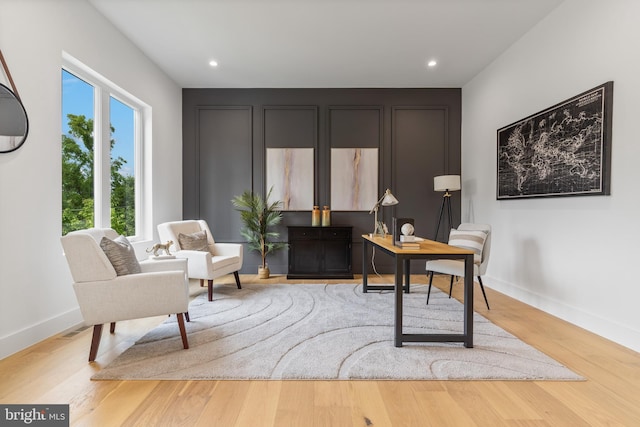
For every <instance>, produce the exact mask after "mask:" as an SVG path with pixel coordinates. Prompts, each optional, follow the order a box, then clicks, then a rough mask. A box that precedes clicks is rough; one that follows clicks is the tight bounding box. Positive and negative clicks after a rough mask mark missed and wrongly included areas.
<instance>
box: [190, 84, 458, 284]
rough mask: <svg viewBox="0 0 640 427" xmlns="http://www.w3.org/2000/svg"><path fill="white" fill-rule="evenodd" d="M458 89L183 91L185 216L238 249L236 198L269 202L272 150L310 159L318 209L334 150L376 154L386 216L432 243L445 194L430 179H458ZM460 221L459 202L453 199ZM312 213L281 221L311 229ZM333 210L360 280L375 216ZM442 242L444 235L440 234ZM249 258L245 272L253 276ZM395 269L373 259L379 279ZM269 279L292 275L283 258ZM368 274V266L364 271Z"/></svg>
mask: <svg viewBox="0 0 640 427" xmlns="http://www.w3.org/2000/svg"><path fill="white" fill-rule="evenodd" d="M460 99H461V91H460V89H184V90H183V144H184V146H183V171H184V172H183V174H184V175H183V186H184V201H183V213H184V217H185V218H202V219H205V220H207V221H208V222H209V225H210V226H211V229H212V232H213V233H214V237H215V239H216V240H218V241H227V242H242V237H241V236H240V233H239V229H240V226H241V224H240V221H239V214H238V213H237V212H236V211H235V210H234V209H233V206H232V205H231V199H232V198H233V196H234V195H236V194H240V193H242V192H243V191H245V190H253V191H257V192H260V193H261V194H263V195H264V194H265V192H266V190H267V188H266V181H265V179H266V170H267V165H266V164H265V162H266V153H267V149H269V148H312V149H313V150H314V165H313V168H314V171H313V176H314V185H313V193H314V195H313V200H314V204H316V205H320V206H322V205H329V206H331V149H336V148H357V149H363V148H365V149H377V150H378V169H377V174H378V177H377V181H378V184H377V193H378V196H379V195H381V194H382V193H383V192H384V190H385V189H386V188H390V189H391V191H392V192H393V193H394V194H395V195H396V196H397V198H398V199H399V200H400V204H399V205H397V206H394V207H388V208H387V207H385V208H382V209H381V211H380V217H381V219H383V220H384V221H385V222H386V223H387V224H388V225H389V226H390V225H391V218H392V216H402V217H412V218H414V219H415V223H416V230H417V234H419V235H422V236H425V237H429V238H432V237H433V233H434V232H435V228H436V221H437V215H438V212H439V209H440V203H441V201H442V194H441V193H436V192H434V191H433V177H434V176H436V175H442V174H459V173H460V169H461V167H460V133H461V132H460V122H461V118H460ZM452 202H453V207H454V222H455V223H458V222H459V218H460V215H459V211H460V193H459V192H458V193H456V194H454V197H453V200H452ZM311 208H312V206H308V208H307V210H299V211H287V212H284V222H283V225H282V227H280V230H279V231H280V233H281V240H282V241H287V228H286V226H287V225H309V224H310V223H311ZM368 209H369V208H367V210H363V211H333V212H332V223H333V224H335V225H351V226H353V227H354V229H353V236H354V237H353V243H354V244H353V248H354V256H353V260H354V269H353V271H354V273H356V274H358V273H361V272H362V265H361V252H360V251H361V250H362V245H361V238H360V235H361V234H364V233H369V232H371V231H373V215H370V214H369V212H368ZM441 235H442V236H441V238H443V237H444V234H443V233H441ZM258 263H259V260H258V257H257V256H256V254H255V253H249V252H246V254H245V267H244V268H243V272H245V273H255V271H256V268H257V265H258ZM390 265H391V264H390V262H389V260H387V259H385V257H384V256H382V255H380V256H378V257H376V268H377V269H378V271H381V272H384V271H390V268H391V267H390ZM269 266H270V268H271V270H272V272H274V273H276V274H284V273H286V272H287V252H286V251H281V252H279V253H277V254H274V255H273V256H270V258H269ZM368 268H369V269H371V268H370V266H369V267H368Z"/></svg>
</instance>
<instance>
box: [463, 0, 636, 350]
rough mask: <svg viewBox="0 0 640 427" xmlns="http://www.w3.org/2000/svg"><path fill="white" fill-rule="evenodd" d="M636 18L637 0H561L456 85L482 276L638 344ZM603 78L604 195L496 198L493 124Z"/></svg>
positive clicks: (468, 213) (466, 214)
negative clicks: (482, 248) (484, 265)
mask: <svg viewBox="0 0 640 427" xmlns="http://www.w3.org/2000/svg"><path fill="white" fill-rule="evenodd" d="M639 20H640V2H638V1H636V0H609V1H606V2H605V1H601V0H567V1H566V2H564V3H562V4H561V5H560V6H559V7H558V8H557V9H555V10H554V11H553V12H552V13H551V14H550V15H549V16H547V17H546V18H545V19H544V20H543V21H541V22H540V23H539V24H538V25H537V26H536V27H534V28H533V29H532V30H531V31H530V32H529V33H527V34H526V35H525V36H524V37H522V39H520V40H519V41H518V42H516V43H515V44H514V45H513V46H512V47H511V48H510V49H508V50H507V51H506V52H505V53H504V54H503V55H502V56H501V57H499V58H498V59H497V60H496V61H494V62H493V63H492V64H491V65H490V66H489V67H487V68H486V69H485V70H483V71H482V72H481V73H480V74H479V75H477V76H476V77H475V78H474V79H473V80H472V81H471V82H470V83H468V84H467V85H465V86H464V87H463V89H462V106H463V114H462V116H463V120H462V123H463V128H462V133H463V138H462V153H463V156H462V162H463V165H462V176H463V193H462V197H463V207H462V209H463V211H462V215H463V219H464V220H473V221H478V222H489V223H491V224H492V225H493V227H494V228H493V229H494V237H493V246H492V253H491V261H490V265H489V270H488V272H487V273H488V274H487V280H486V282H487V285H488V286H490V287H492V288H494V289H497V290H499V291H501V292H504V293H506V294H508V295H511V296H514V297H516V298H518V299H520V300H522V301H524V302H526V303H528V304H531V305H533V306H536V307H539V308H541V309H543V310H545V311H547V312H549V313H552V314H554V315H556V316H558V317H561V318H563V319H565V320H568V321H569V322H572V323H574V324H577V325H579V326H582V327H584V328H585V329H588V330H590V331H593V332H595V333H597V334H600V335H602V336H604V337H606V338H609V339H611V340H613V341H616V342H618V343H620V344H623V345H625V346H627V347H629V348H632V349H634V350H636V351H640V309H639V306H638V301H640V278H638V276H637V274H636V272H638V270H636V269H637V268H638V267H639V265H640V259H639V258H638V255H639V254H640V249H639V247H638V241H640V221H639V220H638V218H639V212H640V197H639V195H638V185H640V168H638V165H637V164H636V163H637V162H638V161H639V159H640V144H639V143H638V130H637V128H636V126H637V125H638V123H639V119H638V118H639V117H640V102H638V100H640V54H638V41H640V26H639V25H638V21H639ZM609 80H613V81H614V95H613V97H614V103H613V148H612V174H611V195H610V196H590V197H566V198H547V199H521V200H501V201H497V200H496V184H495V183H496V130H497V129H499V128H501V127H503V126H506V125H509V124H511V123H513V122H515V121H518V120H519V119H522V118H524V117H527V116H529V115H531V114H534V113H536V112H538V111H541V110H543V109H544V108H546V107H550V106H552V105H554V104H556V103H558V102H561V101H564V100H566V99H568V98H570V97H572V96H574V95H577V94H579V93H581V92H583V91H586V90H588V89H591V88H593V87H595V86H598V85H600V84H601V83H604V82H606V81H609ZM636 263H638V264H636ZM492 308H494V306H492ZM495 308H496V309H499V307H495Z"/></svg>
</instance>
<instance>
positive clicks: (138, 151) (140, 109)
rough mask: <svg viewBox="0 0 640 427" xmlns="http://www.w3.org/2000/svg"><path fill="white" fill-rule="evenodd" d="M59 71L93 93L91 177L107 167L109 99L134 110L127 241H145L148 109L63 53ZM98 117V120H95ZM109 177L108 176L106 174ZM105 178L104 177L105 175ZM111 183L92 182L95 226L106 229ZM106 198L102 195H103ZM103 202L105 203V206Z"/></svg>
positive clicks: (148, 229) (150, 231)
mask: <svg viewBox="0 0 640 427" xmlns="http://www.w3.org/2000/svg"><path fill="white" fill-rule="evenodd" d="M62 68H63V69H64V70H66V71H68V72H69V73H71V74H73V75H75V76H77V77H78V78H80V79H82V80H85V81H86V82H87V83H89V84H91V85H92V86H93V87H94V88H95V90H94V135H93V144H94V174H95V175H96V176H103V173H104V171H105V170H107V171H109V170H110V168H111V162H110V157H111V153H110V147H109V143H106V144H105V143H104V141H109V140H110V138H111V129H110V126H109V125H107V126H102V124H103V123H110V111H109V110H110V100H109V98H110V97H112V98H115V99H117V100H118V101H120V102H122V103H123V104H125V105H128V106H129V107H131V108H132V109H133V110H134V129H135V133H136V135H135V138H136V143H135V144H134V149H135V153H134V161H135V165H134V167H135V171H136V172H135V178H136V179H135V198H136V200H135V203H136V219H135V221H136V235H135V236H127V238H128V239H129V240H130V241H134V242H135V241H142V240H149V239H150V238H151V236H152V235H153V228H152V225H151V224H150V222H149V219H150V211H151V210H150V209H149V203H150V202H151V198H150V197H149V194H148V193H149V191H148V189H149V188H150V182H149V181H150V179H149V178H150V177H148V176H147V173H146V168H145V164H146V163H147V162H146V161H145V153H146V152H147V150H145V147H146V146H148V145H149V144H150V141H151V107H150V106H149V105H148V104H147V103H145V102H143V101H142V100H140V99H139V98H137V97H135V96H134V95H132V94H131V93H129V92H127V91H126V90H124V89H122V88H121V87H120V86H118V85H116V84H114V83H113V82H111V81H110V80H108V79H107V78H105V77H104V76H102V75H101V74H100V73H98V72H96V71H95V70H92V69H91V68H89V67H88V66H86V65H85V64H83V63H82V62H80V61H79V60H77V59H76V58H74V57H73V56H71V55H69V54H68V53H67V52H62ZM98 117H100V120H96V118H98ZM108 175H109V174H108ZM108 175H107V176H108ZM110 193H111V183H110V180H109V179H94V196H93V197H94V199H96V200H100V201H101V203H100V206H101V209H100V211H98V210H96V211H95V212H94V215H95V217H94V226H95V227H109V226H110V225H111V203H110ZM105 195H106V196H105ZM105 200H106V201H107V202H106V203H105Z"/></svg>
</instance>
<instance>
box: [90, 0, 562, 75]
mask: <svg viewBox="0 0 640 427" xmlns="http://www.w3.org/2000/svg"><path fill="white" fill-rule="evenodd" d="M562 1H563V0H89V2H90V3H91V4H93V5H94V6H95V7H96V8H97V9H98V11H100V12H101V13H102V14H103V15H104V16H105V17H106V18H107V19H108V20H109V21H111V22H112V23H113V24H114V25H115V26H116V27H117V28H118V29H119V30H120V31H121V32H122V33H124V34H125V36H127V37H128V38H129V39H130V40H131V41H132V42H133V43H134V44H135V45H137V46H138V47H139V48H140V49H141V50H142V51H143V52H144V53H145V54H146V55H147V56H148V57H149V58H150V59H151V60H152V61H153V62H155V63H156V64H157V65H158V66H159V67H160V68H162V69H163V70H164V71H165V72H166V73H167V74H168V75H169V76H170V77H171V78H172V79H173V80H174V81H175V82H176V83H177V84H178V85H179V86H181V87H183V88H205V87H207V88H211V87H216V88H256V87H260V88H309V87H335V88H344V87H394V88H400V87H430V88H434V87H462V86H464V84H465V83H467V82H469V81H470V80H471V79H472V78H473V77H474V76H475V75H476V74H478V73H479V72H480V71H481V70H482V69H483V68H485V67H486V66H487V65H489V64H490V63H491V62H492V61H493V60H494V59H495V58H496V57H498V56H499V55H500V54H501V53H502V52H504V51H505V50H506V49H507V48H508V47H509V46H511V45H512V44H513V43H514V42H515V41H517V40H518V39H519V38H520V37H521V36H522V35H524V34H525V33H526V32H528V31H529V30H530V29H531V28H532V27H533V26H535V25H536V24H537V23H538V22H539V21H540V20H541V19H542V18H544V17H545V16H546V15H547V14H549V12H551V10H553V9H554V8H555V7H557V6H558V5H559V4H560V3H562ZM212 59H213V60H216V61H217V62H218V64H219V65H218V66H217V67H215V68H214V67H211V66H210V65H209V61H211V60H212ZM432 59H434V60H436V61H437V62H438V64H437V65H436V66H435V67H428V66H427V62H428V61H430V60H432Z"/></svg>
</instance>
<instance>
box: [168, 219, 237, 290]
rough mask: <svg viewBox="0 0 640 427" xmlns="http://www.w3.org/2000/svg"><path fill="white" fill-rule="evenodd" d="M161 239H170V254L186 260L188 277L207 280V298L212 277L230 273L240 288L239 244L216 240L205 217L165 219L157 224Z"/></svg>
mask: <svg viewBox="0 0 640 427" xmlns="http://www.w3.org/2000/svg"><path fill="white" fill-rule="evenodd" d="M158 235H159V237H160V241H161V242H166V241H169V240H170V241H172V242H173V245H172V247H171V248H172V253H174V254H175V255H176V257H178V258H186V259H188V260H189V277H190V278H192V279H200V286H204V281H205V280H207V282H208V292H209V295H208V296H209V301H213V280H214V279H216V278H218V277H220V276H224V275H226V274H229V273H233V275H234V277H235V280H236V285H237V286H238V289H241V288H242V286H241V285H240V276H239V275H238V271H239V270H240V269H241V268H242V260H243V257H242V245H241V244H239V243H216V242H215V240H214V239H213V234H211V230H209V226H208V225H207V222H206V221H204V220H184V221H172V222H165V223H162V224H159V225H158Z"/></svg>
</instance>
